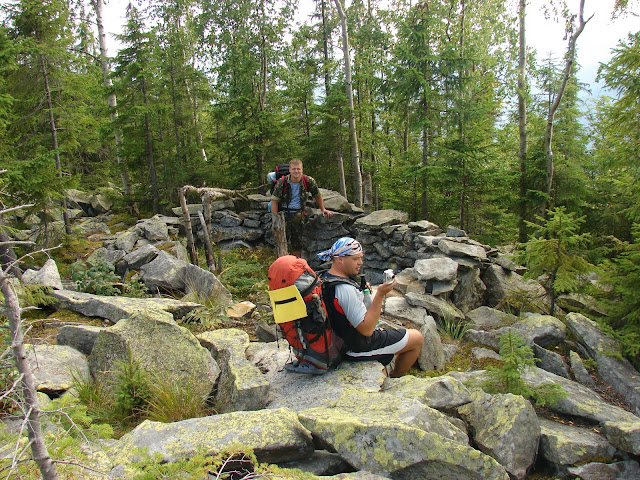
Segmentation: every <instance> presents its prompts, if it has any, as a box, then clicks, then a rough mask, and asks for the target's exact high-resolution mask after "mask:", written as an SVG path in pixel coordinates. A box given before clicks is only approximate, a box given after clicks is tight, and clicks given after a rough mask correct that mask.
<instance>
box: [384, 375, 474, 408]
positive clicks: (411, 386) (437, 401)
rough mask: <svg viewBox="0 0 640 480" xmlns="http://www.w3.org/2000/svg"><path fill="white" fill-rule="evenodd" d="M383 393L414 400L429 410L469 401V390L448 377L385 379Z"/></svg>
mask: <svg viewBox="0 0 640 480" xmlns="http://www.w3.org/2000/svg"><path fill="white" fill-rule="evenodd" d="M384 392H385V393H387V394H389V395H393V396H396V397H400V398H415V399H416V400H419V401H420V402H422V403H424V404H425V405H428V406H430V407H431V408H437V409H439V410H447V409H451V408H455V407H459V406H460V405H464V404H466V403H469V402H470V401H471V396H470V395H469V390H468V389H467V387H465V386H464V385H463V384H462V382H460V381H458V380H456V379H455V378H453V377H450V376H441V377H436V378H416V377H414V376H412V375H407V376H404V377H401V378H387V379H386V380H385V382H384Z"/></svg>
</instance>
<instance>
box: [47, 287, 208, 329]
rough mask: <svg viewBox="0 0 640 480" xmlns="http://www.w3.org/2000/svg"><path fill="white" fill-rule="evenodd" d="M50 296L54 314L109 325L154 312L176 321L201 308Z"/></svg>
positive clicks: (166, 301) (161, 301)
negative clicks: (65, 312) (65, 313)
mask: <svg viewBox="0 0 640 480" xmlns="http://www.w3.org/2000/svg"><path fill="white" fill-rule="evenodd" d="M51 295H52V296H53V297H55V298H57V299H58V304H57V305H56V308H57V309H58V310H71V311H73V312H78V313H81V314H82V315H86V316H87V317H100V318H106V319H107V320H109V321H111V322H113V323H116V322H117V321H118V320H121V319H123V318H129V317H131V316H132V315H134V314H137V313H145V312H154V311H155V312H157V311H165V312H169V313H170V314H171V315H172V316H173V318H174V319H176V320H178V319H180V318H182V317H184V316H185V315H186V314H187V313H189V312H190V311H192V310H194V309H196V308H200V307H202V305H200V304H199V303H192V302H182V301H180V300H173V299H171V298H129V297H105V296H103V295H93V294H90V293H83V292H74V291H72V290H55V291H54V292H52V293H51Z"/></svg>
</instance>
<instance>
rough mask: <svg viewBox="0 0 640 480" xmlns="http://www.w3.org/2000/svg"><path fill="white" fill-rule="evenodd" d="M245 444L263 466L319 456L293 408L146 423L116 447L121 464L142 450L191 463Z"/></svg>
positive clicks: (116, 457) (116, 453)
mask: <svg viewBox="0 0 640 480" xmlns="http://www.w3.org/2000/svg"><path fill="white" fill-rule="evenodd" d="M238 445H241V446H242V447H244V448H251V449H252V450H253V451H254V453H255V455H256V457H257V459H258V461H260V462H268V463H279V462H286V461H289V460H296V459H299V458H303V457H305V456H307V455H310V454H311V452H313V450H314V448H313V444H312V440H311V434H310V433H309V431H307V430H306V429H305V428H304V427H303V426H302V425H301V424H300V422H299V421H298V418H297V416H296V414H295V413H294V412H292V411H291V410H287V409H277V410H261V411H257V412H233V413H226V414H222V415H213V416H210V417H203V418H191V419H189V420H182V421H180V422H174V423H160V422H153V421H150V420H146V421H144V422H143V423H141V424H140V425H138V426H137V427H136V428H135V429H134V430H132V431H131V432H129V433H128V434H126V435H125V436H123V437H122V438H121V439H120V441H119V442H118V444H117V445H116V446H115V447H114V455H115V463H117V464H126V463H129V462H130V461H135V460H137V458H138V457H139V453H137V452H136V449H145V450H146V451H147V453H149V454H150V455H155V454H159V455H160V458H161V459H162V461H165V462H173V461H177V460H180V459H188V458H190V457H192V456H193V455H194V454H196V453H197V452H204V453H206V454H208V455H214V456H215V455H216V454H218V453H220V452H221V451H223V450H225V449H228V448H231V447H235V446H238Z"/></svg>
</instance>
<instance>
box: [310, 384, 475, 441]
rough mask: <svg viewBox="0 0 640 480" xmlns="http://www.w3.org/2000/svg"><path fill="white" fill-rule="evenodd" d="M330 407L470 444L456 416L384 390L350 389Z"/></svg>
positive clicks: (320, 411) (314, 410)
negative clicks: (383, 391)
mask: <svg viewBox="0 0 640 480" xmlns="http://www.w3.org/2000/svg"><path fill="white" fill-rule="evenodd" d="M331 408H332V409H333V408H337V409H340V410H342V411H343V412H346V413H350V414H351V415H352V416H353V417H354V418H358V419H360V420H362V421H363V422H370V423H371V422H372V423H375V422H377V421H379V419H381V418H384V420H385V422H392V423H397V424H403V425H406V426H408V427H413V428H418V429H420V430H424V431H425V432H433V433H436V434H438V435H440V436H442V437H443V438H448V439H450V440H455V441H456V442H460V443H465V444H468V443H469V437H468V436H467V432H466V431H465V430H464V424H463V423H462V422H461V421H460V420H459V419H453V418H450V417H448V416H447V415H445V414H444V413H441V412H439V411H438V410H435V409H433V408H430V407H428V406H427V405H425V404H423V403H420V402H419V401H418V400H415V399H410V398H399V397H396V396H393V395H387V394H385V393H363V392H359V391H357V390H350V391H347V392H346V393H345V394H344V395H342V396H341V397H340V398H339V399H338V400H337V401H336V402H335V403H334V404H333V405H332V406H331ZM322 410H323V409H322V408H316V409H311V410H306V411H304V412H303V413H304V414H305V415H310V414H311V413H310V412H316V414H317V415H322ZM457 425H460V426H462V428H459V427H458V426H457Z"/></svg>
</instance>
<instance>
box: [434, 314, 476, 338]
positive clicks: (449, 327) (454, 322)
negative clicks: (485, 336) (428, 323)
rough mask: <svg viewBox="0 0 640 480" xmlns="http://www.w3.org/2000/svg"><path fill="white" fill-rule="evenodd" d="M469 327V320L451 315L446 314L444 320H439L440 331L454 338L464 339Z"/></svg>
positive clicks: (441, 333)
mask: <svg viewBox="0 0 640 480" xmlns="http://www.w3.org/2000/svg"><path fill="white" fill-rule="evenodd" d="M468 329H469V322H467V321H466V320H464V319H458V318H455V317H453V316H451V315H445V316H444V318H443V319H442V321H441V322H438V333H439V334H440V335H442V336H446V337H449V338H450V339H452V340H458V339H462V337H464V334H465V333H466V332H467V330H468Z"/></svg>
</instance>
